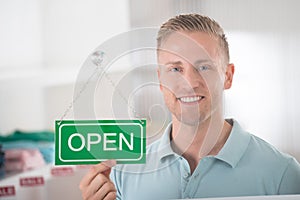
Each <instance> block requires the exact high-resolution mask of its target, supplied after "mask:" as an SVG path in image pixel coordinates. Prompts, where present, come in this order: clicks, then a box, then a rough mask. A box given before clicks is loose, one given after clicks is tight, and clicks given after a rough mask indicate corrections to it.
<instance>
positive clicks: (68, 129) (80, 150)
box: [55, 120, 146, 165]
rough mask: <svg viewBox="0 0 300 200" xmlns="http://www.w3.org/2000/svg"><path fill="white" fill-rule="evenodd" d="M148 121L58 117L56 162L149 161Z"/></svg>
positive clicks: (66, 163)
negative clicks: (147, 152)
mask: <svg viewBox="0 0 300 200" xmlns="http://www.w3.org/2000/svg"><path fill="white" fill-rule="evenodd" d="M145 150H146V120H75V121H74V120H63V121H59V120H57V121H56V122H55V164H56V165H74V164H97V163H99V162H101V161H104V160H109V159H114V160H116V161H117V163H122V164H126V163H145V162H146V155H145Z"/></svg>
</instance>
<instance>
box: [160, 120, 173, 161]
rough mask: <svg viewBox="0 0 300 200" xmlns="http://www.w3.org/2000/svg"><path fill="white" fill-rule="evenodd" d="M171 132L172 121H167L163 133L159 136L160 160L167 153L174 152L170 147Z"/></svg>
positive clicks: (167, 154) (171, 153)
mask: <svg viewBox="0 0 300 200" xmlns="http://www.w3.org/2000/svg"><path fill="white" fill-rule="evenodd" d="M171 132H172V123H169V124H168V126H167V128H166V129H165V131H164V133H163V135H162V136H161V139H160V143H159V147H158V150H159V157H160V160H161V159H163V158H164V157H167V156H169V155H175V154H176V153H175V152H174V151H173V149H172V147H171V138H170V135H171Z"/></svg>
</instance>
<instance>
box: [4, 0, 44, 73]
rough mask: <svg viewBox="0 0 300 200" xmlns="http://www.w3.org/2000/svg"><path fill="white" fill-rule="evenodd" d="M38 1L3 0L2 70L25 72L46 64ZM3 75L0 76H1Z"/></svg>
mask: <svg viewBox="0 0 300 200" xmlns="http://www.w3.org/2000/svg"><path fill="white" fill-rule="evenodd" d="M40 8H41V7H40V1H39V0H11V1H6V0H0V30H1V31H0V44H1V45H0V70H1V72H2V71H3V69H4V68H5V69H6V70H8V69H11V68H18V69H24V68H28V67H36V66H40V65H41V64H42V62H43V47H42V43H43V41H42V12H41V9H40ZM0 76H1V75H0Z"/></svg>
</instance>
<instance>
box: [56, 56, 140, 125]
mask: <svg viewBox="0 0 300 200" xmlns="http://www.w3.org/2000/svg"><path fill="white" fill-rule="evenodd" d="M104 55H105V53H104V52H103V51H95V52H94V53H93V54H92V55H91V59H92V62H93V64H94V65H96V68H95V70H94V71H93V73H92V74H91V75H90V77H89V78H88V79H87V81H86V82H85V83H84V84H83V86H82V87H81V88H80V90H79V92H78V93H77V95H76V96H75V98H73V100H72V101H71V102H70V104H69V106H68V107H67V109H66V110H65V112H64V114H63V115H62V116H61V118H60V120H59V122H58V125H60V124H61V122H62V121H63V120H64V118H65V117H66V116H67V115H68V113H69V112H70V110H71V109H72V108H73V106H74V104H75V103H76V101H77V100H78V99H79V98H80V96H81V95H82V93H83V92H84V90H85V89H86V87H87V86H88V84H89V83H90V82H91V80H92V78H93V77H94V76H95V75H96V74H97V72H98V71H99V69H100V70H101V71H100V72H102V73H103V75H104V77H105V78H106V79H107V80H108V82H109V83H110V85H111V86H112V87H113V88H114V89H115V91H116V92H117V93H118V95H119V96H120V97H121V98H122V99H123V101H124V102H125V103H126V104H127V106H128V107H129V109H130V110H131V111H132V112H133V114H134V117H136V118H140V116H139V114H138V113H137V111H136V110H135V108H134V107H133V106H131V105H129V103H128V99H127V98H126V97H125V96H124V95H123V94H122V92H121V91H120V90H118V89H117V88H116V84H115V83H114V81H113V80H112V79H111V78H110V77H109V75H108V74H107V73H106V71H105V70H104V67H102V62H103V58H104ZM138 120H139V121H140V123H141V124H144V122H143V121H142V120H140V119H138Z"/></svg>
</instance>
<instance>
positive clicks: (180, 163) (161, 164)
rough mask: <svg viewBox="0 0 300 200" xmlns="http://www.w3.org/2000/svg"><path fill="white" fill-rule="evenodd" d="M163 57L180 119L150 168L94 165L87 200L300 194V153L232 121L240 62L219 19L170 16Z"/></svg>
mask: <svg viewBox="0 0 300 200" xmlns="http://www.w3.org/2000/svg"><path fill="white" fill-rule="evenodd" d="M157 56H158V64H159V67H158V70H157V72H158V77H159V81H160V89H161V91H162V93H163V95H164V99H165V103H166V105H167V107H168V109H169V110H170V112H171V114H172V122H171V123H170V124H169V126H168V127H167V129H166V130H165V133H164V134H163V136H162V137H161V138H160V139H159V140H158V141H156V142H154V143H152V144H151V145H150V146H149V147H148V148H147V163H146V164H145V165H117V166H115V167H114V168H113V170H111V168H110V167H111V166H112V165H114V162H112V161H108V162H104V163H102V164H99V165H96V166H94V167H93V168H92V169H91V170H90V172H89V173H88V174H87V175H86V176H85V177H84V178H83V179H82V181H81V184H80V188H81V190H82V195H83V198H84V199H115V198H117V199H130V200H132V199H180V198H202V197H227V196H253V195H279V194H300V166H299V163H298V162H297V161H296V160H295V159H294V158H293V157H291V156H289V155H286V154H283V153H281V152H279V151H278V150H276V149H275V148H274V147H273V146H271V145H270V144H268V143H266V142H265V141H263V140H261V139H260V138H258V137H256V136H254V135H251V134H250V133H248V132H246V131H244V130H243V129H242V128H241V127H240V125H239V124H238V122H237V121H236V120H233V119H224V114H223V110H224V105H223V96H224V94H223V93H224V90H226V89H230V87H231V84H232V81H233V75H234V65H233V64H230V63H229V50H228V43H227V40H226V37H225V35H224V33H223V30H222V28H221V27H220V26H219V25H218V23H216V22H215V21H214V20H212V19H210V18H208V17H206V16H202V15H198V14H187V15H179V16H176V17H174V18H172V19H170V20H168V21H167V22H166V23H164V24H163V25H162V26H161V28H160V30H159V32H158V37H157Z"/></svg>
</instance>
